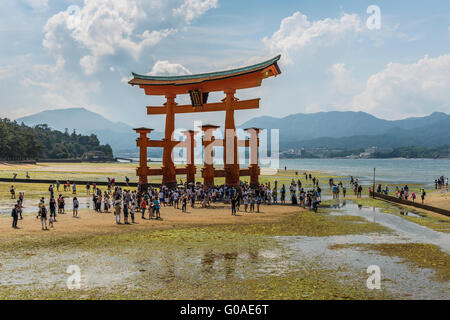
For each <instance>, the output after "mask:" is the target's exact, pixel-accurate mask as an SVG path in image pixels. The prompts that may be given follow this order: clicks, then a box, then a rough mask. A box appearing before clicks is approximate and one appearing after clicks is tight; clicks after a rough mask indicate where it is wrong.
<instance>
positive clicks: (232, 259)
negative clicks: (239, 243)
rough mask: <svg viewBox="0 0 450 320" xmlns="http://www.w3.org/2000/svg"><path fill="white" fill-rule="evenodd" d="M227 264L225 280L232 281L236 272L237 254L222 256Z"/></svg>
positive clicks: (230, 253)
mask: <svg viewBox="0 0 450 320" xmlns="http://www.w3.org/2000/svg"><path fill="white" fill-rule="evenodd" d="M222 257H223V258H224V263H225V279H231V278H232V277H233V276H234V273H235V271H236V264H237V257H238V254H237V253H236V252H229V253H225V254H223V255H222Z"/></svg>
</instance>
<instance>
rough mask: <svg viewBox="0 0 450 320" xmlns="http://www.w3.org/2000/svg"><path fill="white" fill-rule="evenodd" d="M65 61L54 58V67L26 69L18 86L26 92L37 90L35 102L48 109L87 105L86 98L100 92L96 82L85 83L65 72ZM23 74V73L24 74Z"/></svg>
mask: <svg viewBox="0 0 450 320" xmlns="http://www.w3.org/2000/svg"><path fill="white" fill-rule="evenodd" d="M65 64H66V61H65V59H64V58H63V57H62V56H58V57H57V58H56V62H55V64H54V65H50V64H34V65H32V66H29V67H27V72H26V76H25V77H24V78H23V79H22V80H21V81H20V84H21V85H22V86H23V87H24V88H25V89H27V91H28V90H31V89H37V91H35V92H39V93H37V94H36V96H35V100H36V101H39V103H41V104H43V105H45V106H46V107H50V108H63V107H81V106H86V105H87V104H88V96H89V94H91V93H94V92H98V91H99V90H100V83H99V82H98V81H90V82H86V81H85V80H82V79H80V78H79V77H78V76H77V75H76V74H74V73H72V72H68V71H66V70H65V68H64V67H65ZM24 74H25V73H24Z"/></svg>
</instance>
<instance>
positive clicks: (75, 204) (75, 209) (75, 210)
mask: <svg viewBox="0 0 450 320" xmlns="http://www.w3.org/2000/svg"><path fill="white" fill-rule="evenodd" d="M79 206H80V202H79V201H78V199H77V197H74V198H73V215H72V216H73V217H74V218H78V207H79Z"/></svg>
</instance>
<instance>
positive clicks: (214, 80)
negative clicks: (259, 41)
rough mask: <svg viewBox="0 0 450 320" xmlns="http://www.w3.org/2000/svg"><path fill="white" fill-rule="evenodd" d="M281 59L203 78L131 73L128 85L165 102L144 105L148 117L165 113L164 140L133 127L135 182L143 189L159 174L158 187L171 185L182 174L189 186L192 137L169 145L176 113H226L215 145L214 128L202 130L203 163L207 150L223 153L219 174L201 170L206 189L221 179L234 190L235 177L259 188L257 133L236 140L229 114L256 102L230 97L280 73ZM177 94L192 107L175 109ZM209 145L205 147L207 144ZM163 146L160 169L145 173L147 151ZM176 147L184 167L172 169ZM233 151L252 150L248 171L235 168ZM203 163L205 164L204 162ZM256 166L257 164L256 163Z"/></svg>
mask: <svg viewBox="0 0 450 320" xmlns="http://www.w3.org/2000/svg"><path fill="white" fill-rule="evenodd" d="M279 59H280V56H279V55H278V56H276V57H275V58H272V59H270V60H267V61H265V62H262V63H259V64H255V65H252V66H248V67H243V68H238V69H233V70H227V71H221V72H212V73H203V74H195V75H184V76H148V75H140V74H136V73H133V79H131V80H130V81H129V84H131V85H133V86H134V85H138V86H139V87H140V88H142V89H144V91H145V94H147V95H163V96H165V97H166V103H164V106H162V107H161V106H158V107H154V106H149V107H147V114H149V115H153V114H159V115H160V114H165V115H166V125H165V136H164V139H163V140H149V139H148V138H147V134H149V133H150V132H151V131H152V129H148V128H136V129H135V130H136V132H137V133H139V135H140V137H139V138H138V139H137V145H138V147H139V148H140V163H139V167H138V169H137V175H138V176H139V183H141V184H143V185H146V184H147V183H148V178H147V177H148V176H153V175H162V177H163V179H162V184H163V185H166V186H173V185H176V175H177V174H186V175H187V178H188V182H193V179H194V178H195V173H196V168H195V165H194V163H193V148H194V146H193V144H194V134H195V133H194V132H193V131H188V132H185V135H186V141H182V142H180V141H175V140H173V133H174V131H175V114H181V113H194V112H214V111H225V135H224V139H223V140H215V139H214V138H213V137H212V131H214V130H216V129H217V128H218V127H217V126H213V125H208V126H203V128H202V131H204V134H205V136H204V138H203V146H204V147H205V160H209V158H208V157H209V156H207V155H206V153H207V152H206V149H207V148H211V151H212V146H222V147H223V148H224V169H223V170H220V169H214V167H213V166H212V163H211V164H207V163H206V162H205V164H204V168H203V170H202V176H203V178H204V182H205V185H211V184H213V183H214V177H225V184H227V185H239V183H240V180H239V177H240V176H250V177H251V178H250V181H251V184H258V176H259V172H260V169H259V166H258V162H257V161H258V158H257V153H258V145H259V140H258V133H259V132H260V129H258V128H249V129H248V132H249V133H250V137H251V138H250V140H238V139H237V136H236V125H235V120H234V111H236V110H246V109H258V108H259V101H260V99H259V98H257V99H251V100H243V101H240V100H239V99H237V98H236V97H235V93H236V90H239V89H247V88H253V87H259V86H261V83H262V80H263V79H265V78H268V77H271V76H277V75H279V74H280V73H281V71H280V69H279V67H278V64H277V62H278V60H279ZM214 91H223V92H224V93H225V98H224V99H223V100H222V101H221V102H215V103H207V101H208V95H209V93H210V92H214ZM179 94H189V95H190V97H191V102H192V103H191V105H177V103H176V102H175V98H176V96H177V95H179ZM208 141H209V142H208ZM149 147H162V148H164V151H163V165H162V168H161V169H150V168H149V167H148V165H147V148H149ZM175 147H185V148H186V149H187V158H188V159H187V166H186V168H175V165H174V163H173V159H172V152H173V149H174V148H175ZM238 147H251V159H250V167H249V169H240V167H239V159H238ZM207 158H208V159H207ZM255 161H256V162H255Z"/></svg>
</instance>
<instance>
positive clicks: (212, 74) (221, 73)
mask: <svg viewBox="0 0 450 320" xmlns="http://www.w3.org/2000/svg"><path fill="white" fill-rule="evenodd" d="M280 58H281V55H277V56H276V57H274V58H272V59H270V60H267V61H264V62H261V63H257V64H254V65H251V66H247V67H241V68H237V69H231V70H225V71H217V72H209V73H199V74H188V75H182V76H148V75H142V74H138V73H134V72H132V73H131V74H132V75H133V77H134V78H136V79H142V80H156V81H158V80H159V81H171V80H189V79H198V78H205V77H217V76H227V75H231V74H234V73H239V72H245V71H250V70H254V69H260V68H265V67H267V66H270V65H272V64H274V63H276V62H277V61H278V60H280Z"/></svg>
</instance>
